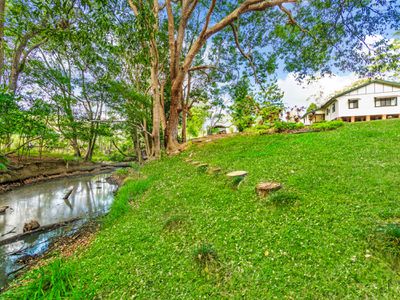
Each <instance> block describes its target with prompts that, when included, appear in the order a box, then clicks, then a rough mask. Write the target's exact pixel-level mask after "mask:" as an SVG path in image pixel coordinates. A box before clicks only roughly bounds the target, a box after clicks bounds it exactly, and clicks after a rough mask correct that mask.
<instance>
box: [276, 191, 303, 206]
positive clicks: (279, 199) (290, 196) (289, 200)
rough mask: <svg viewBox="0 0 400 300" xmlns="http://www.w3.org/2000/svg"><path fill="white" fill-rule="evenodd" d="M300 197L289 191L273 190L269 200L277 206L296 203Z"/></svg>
mask: <svg viewBox="0 0 400 300" xmlns="http://www.w3.org/2000/svg"><path fill="white" fill-rule="evenodd" d="M299 199H300V197H299V196H298V195H297V194H295V193H293V192H288V191H278V192H273V193H271V195H270V196H269V197H268V201H269V202H271V203H272V204H274V205H276V206H283V205H290V204H294V203H295V202H297V201H298V200H299Z"/></svg>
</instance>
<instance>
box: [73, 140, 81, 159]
mask: <svg viewBox="0 0 400 300" xmlns="http://www.w3.org/2000/svg"><path fill="white" fill-rule="evenodd" d="M71 146H72V148H73V149H74V156H75V157H79V158H81V157H82V154H81V150H80V149H79V145H78V140H77V138H76V137H74V138H72V140H71Z"/></svg>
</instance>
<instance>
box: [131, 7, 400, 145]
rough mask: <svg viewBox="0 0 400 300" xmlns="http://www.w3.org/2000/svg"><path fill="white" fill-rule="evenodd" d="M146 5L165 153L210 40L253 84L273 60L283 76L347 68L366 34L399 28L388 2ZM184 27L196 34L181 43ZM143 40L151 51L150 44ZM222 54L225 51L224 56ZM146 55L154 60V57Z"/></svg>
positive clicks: (394, 10) (173, 139) (272, 68)
mask: <svg viewBox="0 0 400 300" xmlns="http://www.w3.org/2000/svg"><path fill="white" fill-rule="evenodd" d="M143 3H147V2H143V1H134V0H130V4H133V5H134V6H136V9H135V8H133V10H134V11H135V13H136V15H137V16H139V15H141V13H142V12H143V10H140V9H137V6H138V5H139V4H143ZM150 7H151V11H152V15H151V16H152V19H153V20H154V22H153V23H152V26H153V27H152V30H153V32H154V33H156V32H159V31H160V30H161V29H164V27H160V26H158V25H159V24H161V25H162V24H165V23H167V28H168V41H169V72H168V76H169V81H170V83H171V87H170V106H169V111H168V112H167V115H168V122H167V128H166V135H167V136H166V138H167V149H168V150H169V151H170V152H175V151H176V150H177V149H179V144H178V123H179V112H180V105H181V99H182V93H183V86H184V83H185V81H186V80H187V76H188V74H189V73H190V72H193V71H197V70H204V69H207V68H209V67H210V65H212V64H213V62H212V61H205V60H203V61H202V63H201V64H197V62H198V61H199V56H201V55H202V54H204V52H205V49H207V47H208V48H213V47H218V46H220V44H218V43H216V41H217V40H218V38H219V39H220V40H221V41H224V43H226V44H227V45H233V46H235V47H236V48H237V50H238V53H239V54H240V55H241V56H242V57H243V58H244V59H245V60H246V61H247V64H248V67H250V69H251V70H252V71H253V73H254V74H253V75H254V76H255V77H256V78H257V80H258V78H259V77H260V76H262V74H265V73H267V74H271V73H273V72H274V71H275V70H276V69H277V68H278V65H279V62H281V63H283V64H284V66H285V68H286V70H288V71H293V72H297V73H300V74H310V73H311V74H312V73H314V72H316V71H319V72H322V73H324V72H325V73H326V72H329V71H330V70H331V69H332V67H341V68H351V67H353V66H354V64H355V63H360V62H361V59H362V58H363V55H362V53H361V52H362V51H360V49H361V48H362V46H363V45H365V37H366V36H367V35H371V34H376V33H385V30H386V29H387V26H388V24H390V25H392V24H393V23H394V22H399V18H398V10H397V2H396V1H395V0H384V1H379V2H376V1H372V0H371V1H356V0H354V1H321V0H312V1H296V0H273V1H266V0H244V1H239V2H237V1H224V2H223V3H217V1H216V0H212V1H210V2H206V1H197V0H186V1H171V0H166V1H165V3H163V4H161V5H160V4H159V3H158V1H154V2H153V4H152V5H150ZM199 20H200V22H199ZM193 24H197V25H196V26H194V25H193ZM192 25H193V26H192ZM189 27H191V28H196V29H195V30H191V34H192V40H193V42H192V43H185V41H186V40H185V34H186V30H187V29H188V28H189ZM149 41H150V44H151V45H156V46H157V44H156V43H153V41H154V40H152V38H150V39H149ZM243 42H245V43H248V44H249V45H250V47H246V48H247V49H248V50H249V51H246V50H245V47H244V46H243ZM245 45H246V44H245ZM151 47H153V46H151ZM229 48H230V47H226V49H227V50H229ZM152 51H155V49H153V50H152ZM226 55H227V56H226V57H228V56H229V55H232V53H231V52H230V51H226ZM150 56H152V59H155V61H157V53H150ZM350 60H351V63H350V62H349V61H350ZM332 61H333V62H334V63H331V64H329V62H332ZM203 62H205V64H203ZM154 116H155V117H157V115H156V114H154Z"/></svg>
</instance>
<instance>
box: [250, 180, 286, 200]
mask: <svg viewBox="0 0 400 300" xmlns="http://www.w3.org/2000/svg"><path fill="white" fill-rule="evenodd" d="M281 188H282V185H281V184H280V183H278V182H260V183H259V184H257V186H256V193H257V195H258V196H260V197H265V196H267V195H268V194H269V193H270V192H274V191H277V190H279V189H281Z"/></svg>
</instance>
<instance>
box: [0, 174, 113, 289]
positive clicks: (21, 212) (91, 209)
mask: <svg viewBox="0 0 400 300" xmlns="http://www.w3.org/2000/svg"><path fill="white" fill-rule="evenodd" d="M108 176H109V174H99V175H90V176H80V177H70V178H64V179H59V180H53V181H48V182H44V183H38V184H33V185H27V186H23V187H20V188H18V189H16V190H14V191H10V192H7V193H4V194H0V206H3V205H8V206H9V207H10V208H11V209H8V210H7V212H6V213H5V214H3V215H0V236H1V237H0V241H1V240H3V239H5V238H10V237H12V236H13V235H16V234H20V233H22V231H23V226H24V224H25V223H26V222H29V221H30V220H36V221H38V222H39V224H40V225H41V226H44V225H49V224H54V223H58V222H62V221H66V220H70V219H73V218H77V217H83V219H82V220H81V221H78V222H75V223H73V224H71V225H70V226H68V227H64V228H58V229H56V230H52V231H49V232H44V233H38V234H33V235H29V236H27V237H25V238H23V239H22V240H19V241H17V242H13V243H10V244H7V245H4V246H1V247H0V259H1V265H0V286H4V284H5V283H6V282H7V278H8V277H9V276H8V275H9V274H10V273H13V272H14V271H15V270H18V269H19V268H21V267H23V263H22V264H20V263H18V260H19V259H20V258H21V257H25V256H27V255H30V256H34V255H38V254H41V253H43V252H44V251H45V250H47V248H48V247H49V245H50V243H51V240H52V239H53V238H55V237H58V236H60V235H62V234H68V233H71V232H74V231H76V230H77V229H78V228H79V227H80V226H81V225H83V224H84V223H85V221H87V220H88V219H89V218H92V217H96V216H99V215H102V214H105V213H106V212H108V210H109V209H110V206H111V204H112V201H113V198H114V191H115V190H116V186H115V185H112V184H110V183H108V182H106V180H105V179H106V178H107V177H108ZM71 188H74V191H73V192H72V194H71V195H70V196H69V198H68V200H63V198H64V196H65V195H66V193H67V192H68V191H69V190H70V189H71ZM10 231H13V232H12V233H8V232H10ZM7 233H8V234H7ZM3 235H4V236H3ZM21 250H22V251H21Z"/></svg>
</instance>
